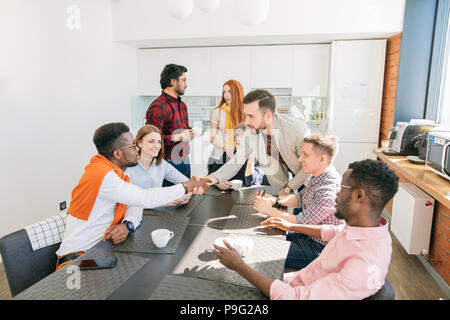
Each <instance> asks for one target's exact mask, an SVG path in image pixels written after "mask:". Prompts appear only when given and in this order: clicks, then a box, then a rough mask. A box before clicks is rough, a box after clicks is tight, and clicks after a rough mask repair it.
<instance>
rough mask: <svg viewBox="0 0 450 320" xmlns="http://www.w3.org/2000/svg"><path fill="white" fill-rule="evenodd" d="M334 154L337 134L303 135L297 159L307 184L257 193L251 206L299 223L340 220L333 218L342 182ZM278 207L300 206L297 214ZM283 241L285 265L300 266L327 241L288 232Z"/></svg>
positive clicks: (315, 254) (301, 267) (340, 221)
mask: <svg viewBox="0 0 450 320" xmlns="http://www.w3.org/2000/svg"><path fill="white" fill-rule="evenodd" d="M336 153H337V142H336V137H334V136H332V135H325V134H316V135H311V136H308V137H305V139H304V141H303V144H302V149H301V153H300V157H299V159H298V161H299V162H300V163H301V164H302V167H303V173H305V174H310V175H311V177H310V178H309V180H308V182H307V183H306V186H305V188H304V189H303V190H301V191H300V192H299V193H298V194H289V195H285V196H277V197H274V196H271V195H265V196H263V197H260V196H258V195H257V196H256V199H255V203H254V206H253V208H254V209H255V210H258V211H259V212H261V213H263V214H267V215H269V216H270V217H277V218H280V219H284V220H286V221H289V222H291V223H296V224H297V223H298V224H314V225H320V224H327V225H330V224H331V225H339V224H341V223H343V222H344V221H343V220H340V219H338V218H336V217H335V213H336V208H335V199H336V194H337V193H338V192H339V188H340V184H341V179H342V177H341V175H340V174H339V173H338V172H337V171H336V169H335V167H334V165H333V160H334V158H335V156H336ZM281 206H284V207H295V208H299V209H300V210H301V212H300V213H299V214H298V215H293V214H288V213H286V212H283V211H281V210H279V208H280V207H281ZM286 240H289V241H291V246H290V248H289V252H288V256H287V258H286V267H288V268H295V269H303V268H304V267H306V266H307V265H308V264H309V263H310V262H312V261H313V260H314V259H315V258H317V257H318V256H319V254H320V253H321V252H322V250H323V248H324V247H325V245H326V244H327V243H326V242H325V241H323V240H322V239H320V238H313V237H310V236H307V235H304V234H300V233H294V232H288V233H287V234H286Z"/></svg>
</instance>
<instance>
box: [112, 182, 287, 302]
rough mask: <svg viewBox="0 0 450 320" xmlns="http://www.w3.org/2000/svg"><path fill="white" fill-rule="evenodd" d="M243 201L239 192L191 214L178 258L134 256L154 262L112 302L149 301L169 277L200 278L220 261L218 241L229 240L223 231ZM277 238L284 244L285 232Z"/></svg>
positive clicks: (205, 201)
mask: <svg viewBox="0 0 450 320" xmlns="http://www.w3.org/2000/svg"><path fill="white" fill-rule="evenodd" d="M255 192H256V190H255ZM241 198H242V196H241V194H239V192H237V191H233V192H229V193H223V194H222V195H220V196H207V197H205V198H204V199H203V201H202V202H201V203H200V204H199V205H198V206H197V207H196V208H195V209H194V210H193V211H192V213H191V214H190V217H191V219H190V221H189V224H188V226H187V228H186V230H185V232H184V235H183V238H182V240H181V242H180V244H179V246H178V248H177V251H176V252H175V253H174V254H134V253H133V255H138V256H140V257H143V258H148V259H150V260H149V262H148V263H147V264H145V265H144V266H143V267H142V268H141V269H140V270H139V271H138V272H136V273H135V274H134V275H133V276H132V277H131V278H130V279H128V280H127V281H126V282H125V283H124V284H123V285H122V286H121V287H120V288H118V289H117V290H116V291H115V292H114V293H113V294H112V295H110V296H109V297H108V299H148V298H149V297H150V296H151V294H152V293H153V292H154V290H155V289H156V288H157V287H158V285H159V284H160V282H161V281H162V280H163V278H164V276H166V275H169V274H173V275H183V276H188V277H196V278H197V277H200V276H201V274H202V273H201V271H202V270H204V269H206V267H207V266H209V265H210V264H211V263H212V262H216V261H217V258H216V256H215V255H214V253H212V249H213V243H214V240H215V239H217V238H218V237H223V236H228V235H226V234H224V233H223V231H222V229H223V227H224V226H225V224H226V222H227V220H228V219H227V216H229V215H230V212H231V210H232V207H233V204H234V203H235V202H239V200H240V199H241ZM275 234H278V236H277V237H276V239H277V240H276V241H280V238H279V235H280V234H284V232H282V231H279V232H276V233H275ZM286 254H287V252H286ZM281 276H282V275H280V277H281Z"/></svg>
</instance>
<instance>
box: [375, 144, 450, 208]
mask: <svg viewBox="0 0 450 320" xmlns="http://www.w3.org/2000/svg"><path fill="white" fill-rule="evenodd" d="M373 153H374V154H375V155H376V156H377V157H378V158H380V159H381V160H383V161H385V162H386V163H387V164H389V166H390V167H391V168H392V169H394V170H395V171H398V173H400V174H401V175H403V176H404V177H405V178H407V179H408V180H410V181H411V182H412V183H414V184H415V185H416V186H417V187H419V188H420V189H422V190H423V191H425V192H426V193H428V194H429V195H430V196H432V197H433V198H434V199H435V200H436V201H439V202H440V203H442V204H443V205H444V206H446V207H447V208H450V180H447V179H445V178H444V177H441V176H440V175H438V174H436V173H434V172H433V171H431V170H430V169H428V168H426V167H425V165H421V164H414V163H412V162H410V161H409V160H408V159H407V158H406V156H388V155H385V154H383V153H382V152H381V149H380V148H376V149H373Z"/></svg>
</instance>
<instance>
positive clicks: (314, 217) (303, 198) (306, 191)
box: [296, 166, 344, 245]
mask: <svg viewBox="0 0 450 320" xmlns="http://www.w3.org/2000/svg"><path fill="white" fill-rule="evenodd" d="M341 180H342V177H341V175H340V174H339V172H337V171H336V168H335V167H334V166H330V167H329V168H328V169H327V170H325V172H323V173H321V174H320V175H319V176H317V177H313V176H311V177H310V178H309V180H308V182H307V184H306V186H305V188H303V190H302V191H300V192H299V193H298V194H297V198H298V201H299V204H300V205H299V207H300V208H302V212H300V213H299V214H298V215H297V216H296V218H297V222H298V223H299V224H315V225H319V224H327V225H339V224H342V223H343V222H344V220H341V219H338V218H336V217H335V216H334V214H335V213H336V208H335V206H334V205H335V203H336V202H335V200H336V195H337V193H338V192H339V186H340V184H341ZM311 238H312V239H313V240H315V241H317V242H318V243H320V244H323V245H326V244H327V242H326V241H323V240H322V239H320V238H315V237H311Z"/></svg>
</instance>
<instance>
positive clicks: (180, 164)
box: [162, 159, 191, 187]
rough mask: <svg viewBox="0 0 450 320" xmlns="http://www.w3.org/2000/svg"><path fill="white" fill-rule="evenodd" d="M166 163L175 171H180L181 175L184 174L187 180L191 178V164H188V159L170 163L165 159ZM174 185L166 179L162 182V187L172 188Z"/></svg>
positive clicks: (170, 161)
mask: <svg viewBox="0 0 450 320" xmlns="http://www.w3.org/2000/svg"><path fill="white" fill-rule="evenodd" d="M166 161H167V162H168V163H169V164H171V165H172V166H173V167H174V168H175V169H177V170H178V171H180V172H181V173H182V174H184V175H185V176H186V177H188V178H189V179H190V178H191V164H190V163H189V159H180V160H177V161H172V160H168V159H166ZM173 185H174V184H173V183H172V182H170V181H168V180H166V179H164V181H163V185H162V186H163V187H169V186H173Z"/></svg>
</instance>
